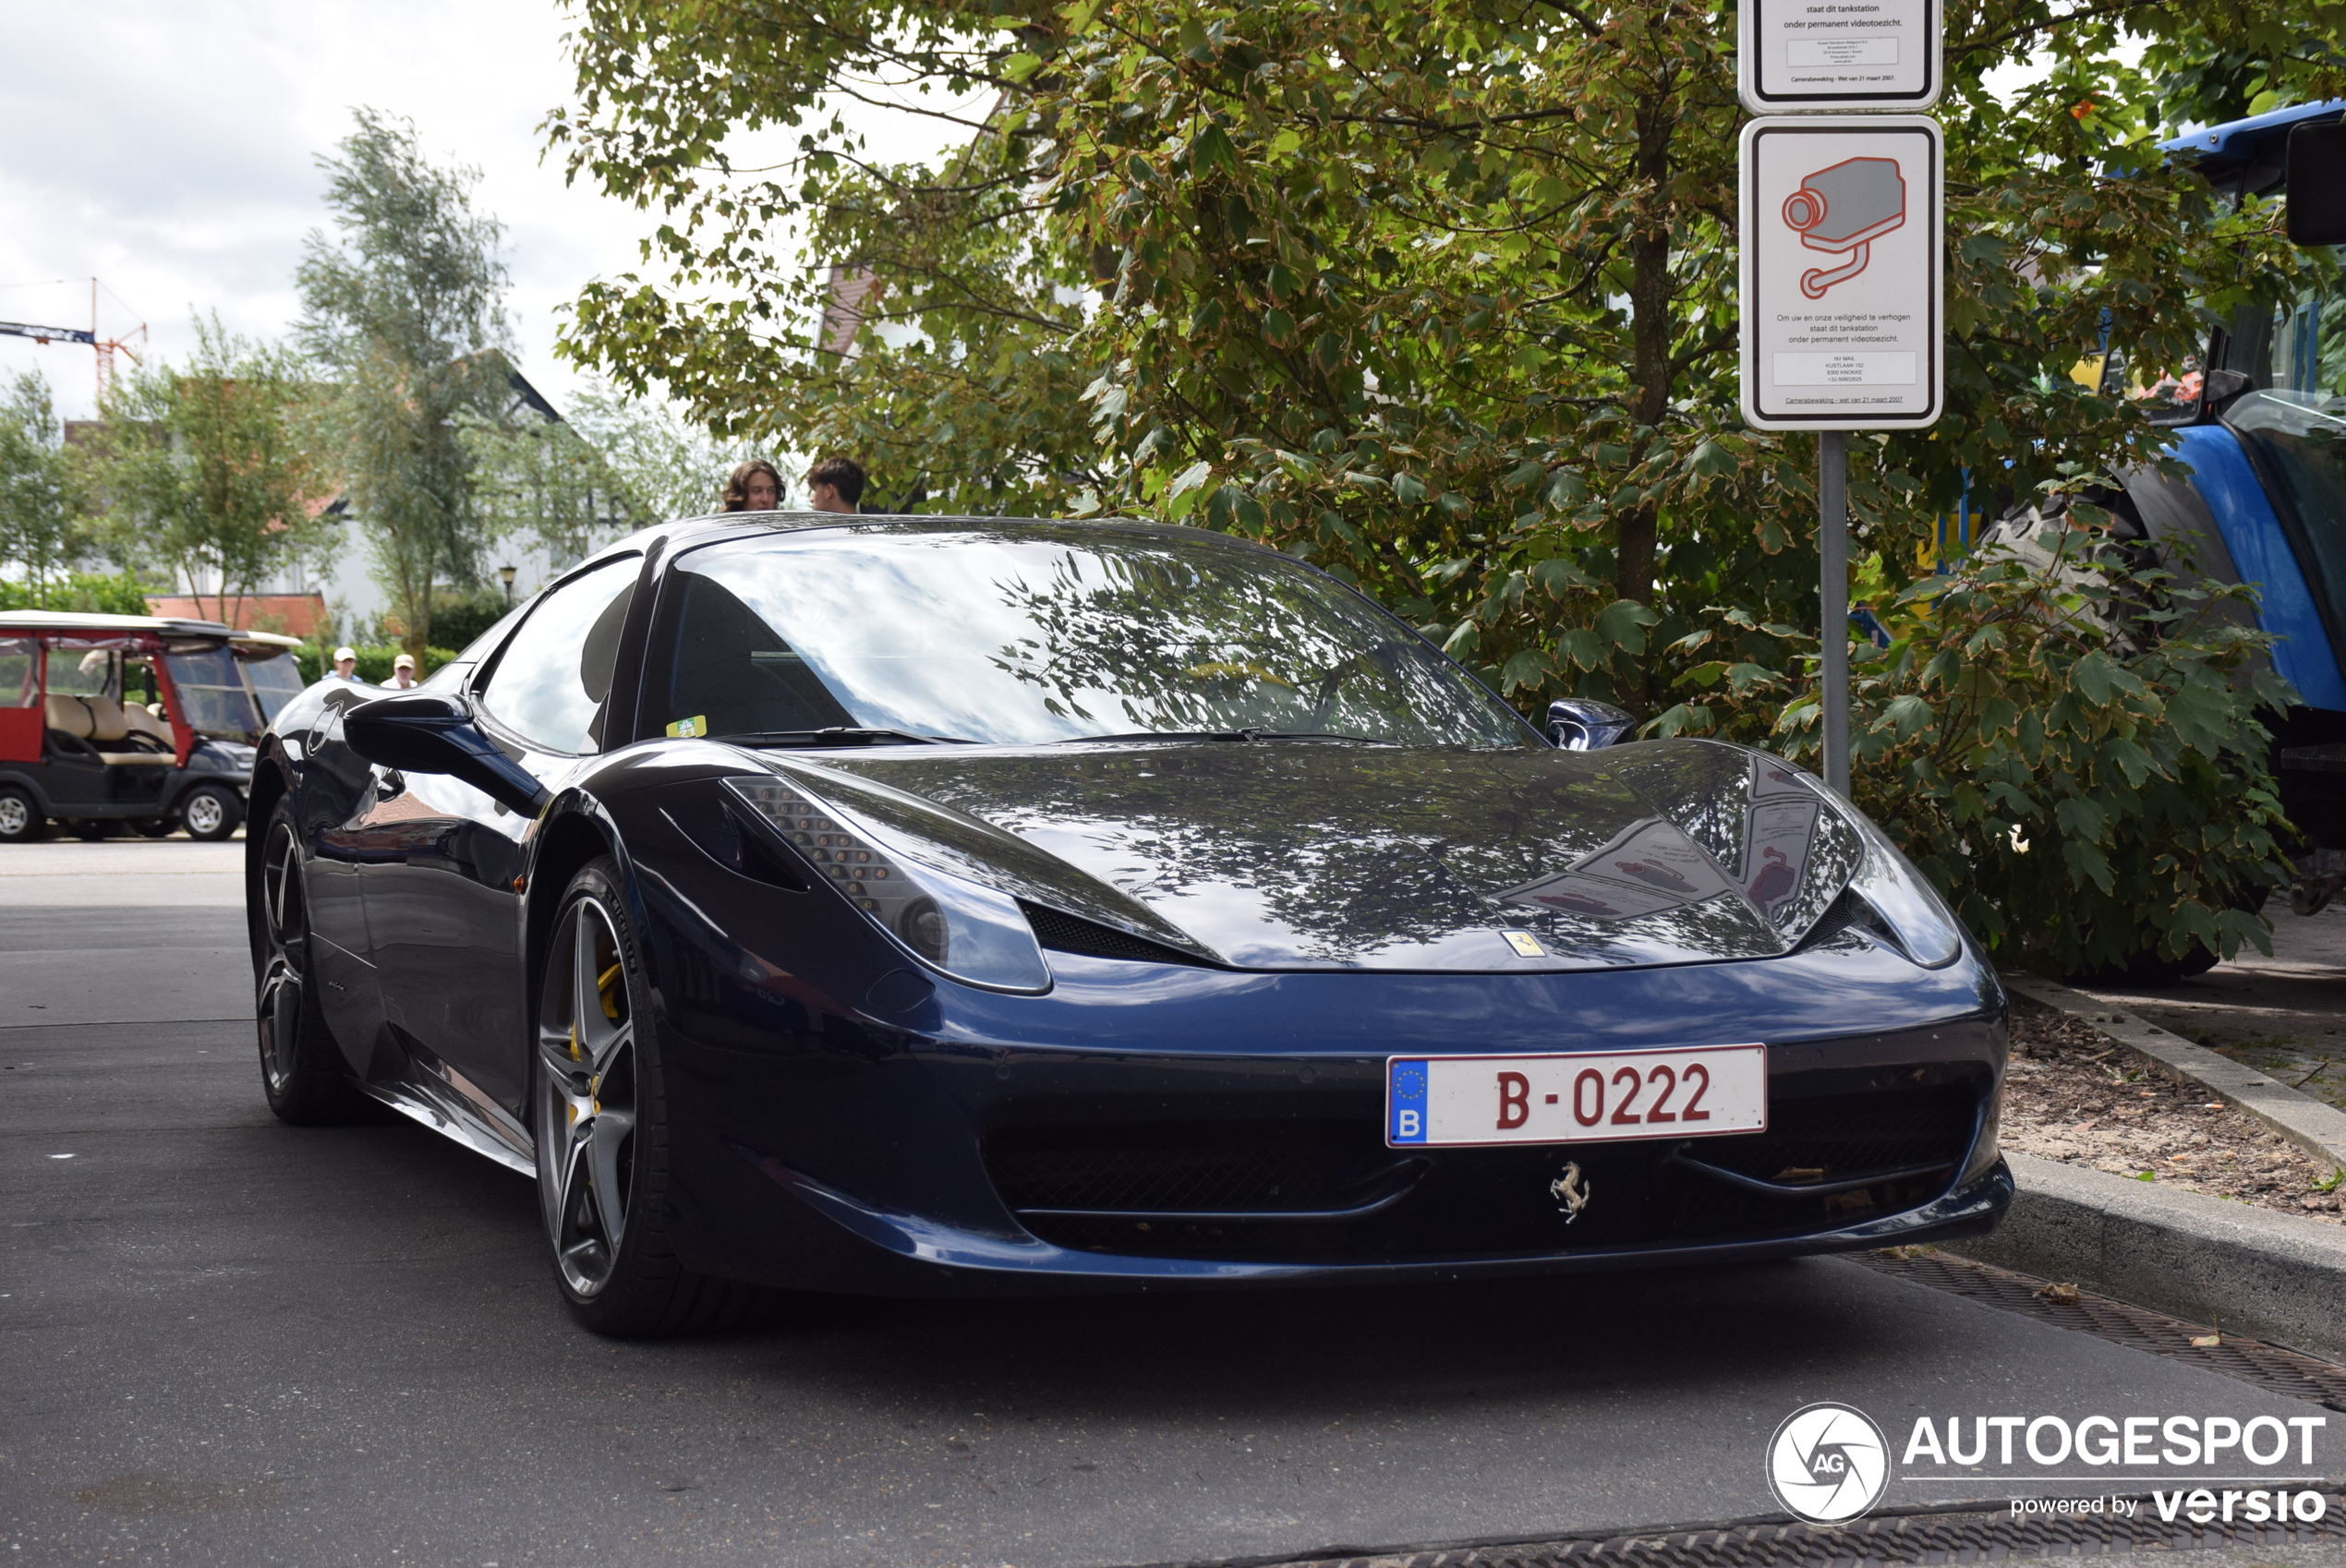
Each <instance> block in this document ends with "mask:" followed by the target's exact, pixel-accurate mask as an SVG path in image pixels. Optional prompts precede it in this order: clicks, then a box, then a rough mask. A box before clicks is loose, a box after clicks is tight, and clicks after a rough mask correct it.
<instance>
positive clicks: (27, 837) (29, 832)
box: [0, 784, 49, 844]
mask: <svg viewBox="0 0 2346 1568" xmlns="http://www.w3.org/2000/svg"><path fill="white" fill-rule="evenodd" d="M48 833H49V819H48V818H47V817H45V816H43V815H42V814H41V802H39V801H36V800H34V799H33V798H32V796H31V794H30V793H29V792H28V791H26V790H19V789H18V788H17V786H15V785H14V784H0V844H30V843H31V842H33V841H34V840H35V839H38V838H46V837H47V836H48Z"/></svg>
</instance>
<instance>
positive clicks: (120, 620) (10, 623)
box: [0, 609, 297, 646]
mask: <svg viewBox="0 0 2346 1568" xmlns="http://www.w3.org/2000/svg"><path fill="white" fill-rule="evenodd" d="M0 632H152V633H156V634H157V635H160V636H166V637H223V638H224V637H247V636H267V635H269V633H246V632H231V631H230V630H229V629H228V627H227V625H226V623H225V622H223V621H180V620H176V619H172V618H168V617H164V616H160V615H100V614H97V613H96V612H94V611H92V612H91V613H87V614H85V613H83V612H81V611H79V610H70V609H11V610H0ZM286 645H288V646H297V644H296V643H295V642H294V641H293V639H291V638H287V639H286Z"/></svg>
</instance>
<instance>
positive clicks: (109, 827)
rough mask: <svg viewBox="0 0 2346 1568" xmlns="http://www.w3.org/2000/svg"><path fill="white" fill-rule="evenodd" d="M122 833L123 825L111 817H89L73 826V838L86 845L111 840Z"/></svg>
mask: <svg viewBox="0 0 2346 1568" xmlns="http://www.w3.org/2000/svg"><path fill="white" fill-rule="evenodd" d="M121 831H122V824H121V823H119V822H116V821H115V819H114V818H112V817H109V816H87V817H83V818H82V819H81V820H80V821H79V822H77V823H75V824H74V825H73V836H74V837H75V838H79V839H80V840H81V841H82V842H83V843H85V844H94V843H96V842H97V841H98V840H99V839H101V838H113V837H114V836H115V834H117V833H119V832H121Z"/></svg>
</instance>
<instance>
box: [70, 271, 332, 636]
mask: <svg viewBox="0 0 2346 1568" xmlns="http://www.w3.org/2000/svg"><path fill="white" fill-rule="evenodd" d="M195 327H196V350H195V353H194V354H193V355H192V356H190V357H189V358H188V360H187V363H186V364H184V365H167V364H159V365H155V366H151V367H141V368H138V369H135V370H133V371H132V372H131V373H130V374H129V375H127V376H124V377H117V378H115V380H114V382H113V383H112V384H111V385H110V386H109V387H108V389H107V392H106V395H105V397H104V398H103V400H102V401H101V403H100V404H99V408H98V414H99V420H98V426H97V429H96V431H95V432H94V435H93V436H92V438H91V440H89V442H88V443H87V445H86V449H85V452H84V453H83V456H84V458H85V461H86V464H87V467H86V472H87V475H88V477H89V482H90V490H91V494H92V495H93V496H95V497H97V498H98V499H99V500H100V501H101V503H102V504H103V523H102V529H103V538H104V541H105V546H106V549H107V552H108V553H109V554H111V555H113V556H114V557H115V559H117V560H119V561H127V562H132V563H136V564H138V565H140V566H144V567H148V568H155V567H160V568H161V569H162V570H163V574H164V575H165V577H166V578H168V579H169V580H173V581H177V582H184V583H186V584H187V587H188V591H189V592H190V593H192V594H193V595H194V596H195V597H196V600H197V603H198V604H199V605H202V604H203V602H204V600H205V599H206V598H207V597H209V598H210V599H211V600H212V608H211V611H210V613H212V614H213V615H215V616H216V617H217V618H218V619H220V620H223V621H234V620H235V618H236V611H235V609H233V608H232V607H233V606H234V604H235V603H236V601H238V600H240V599H242V598H243V597H246V596H248V595H249V594H251V593H254V592H256V591H258V590H259V589H260V588H261V587H262V586H263V585H266V584H267V583H268V582H269V581H270V580H271V579H272V578H274V577H276V576H278V575H280V574H281V573H283V572H284V569H285V568H286V567H288V566H290V565H292V564H293V563H295V562H296V561H308V562H318V561H321V560H322V559H323V558H324V557H325V556H326V555H328V554H330V553H331V552H332V551H333V549H335V548H336V547H337V546H339V544H340V543H341V538H342V528H341V525H340V523H339V521H338V520H337V519H335V518H333V517H332V516H329V515H327V514H326V513H325V508H326V506H327V504H328V503H329V502H331V501H333V498H334V494H335V489H336V481H335V476H334V472H333V465H332V464H331V463H330V462H329V461H328V460H327V459H326V458H324V457H323V456H322V455H321V454H320V452H318V451H317V450H316V448H315V445H314V444H313V437H314V431H313V430H312V428H311V425H310V419H309V415H310V411H311V410H312V408H313V406H314V404H315V402H316V398H315V389H314V388H313V387H312V385H311V383H310V382H309V381H308V379H307V376H306V373H305V371H304V368H303V367H302V366H301V365H300V364H299V362H298V361H297V360H296V359H295V357H294V356H292V355H290V354H289V353H288V352H286V351H285V350H284V349H283V348H280V347H276V346H273V345H270V344H257V343H253V342H249V341H248V340H246V339H244V338H240V337H238V336H236V334H234V333H231V332H227V331H225V330H224V329H223V328H222V327H221V325H220V323H219V321H218V320H211V321H206V320H203V319H202V318H200V317H199V318H198V319H197V320H196V323H195Z"/></svg>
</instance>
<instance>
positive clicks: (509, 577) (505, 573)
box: [497, 566, 514, 609]
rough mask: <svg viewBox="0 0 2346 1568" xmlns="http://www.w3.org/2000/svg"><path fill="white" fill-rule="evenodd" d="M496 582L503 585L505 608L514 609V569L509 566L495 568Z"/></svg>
mask: <svg viewBox="0 0 2346 1568" xmlns="http://www.w3.org/2000/svg"><path fill="white" fill-rule="evenodd" d="M497 581H499V582H500V583H502V584H504V585H505V608H506V609H512V608H513V607H514V569H513V568H512V567H510V566H500V567H499V568H497Z"/></svg>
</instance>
